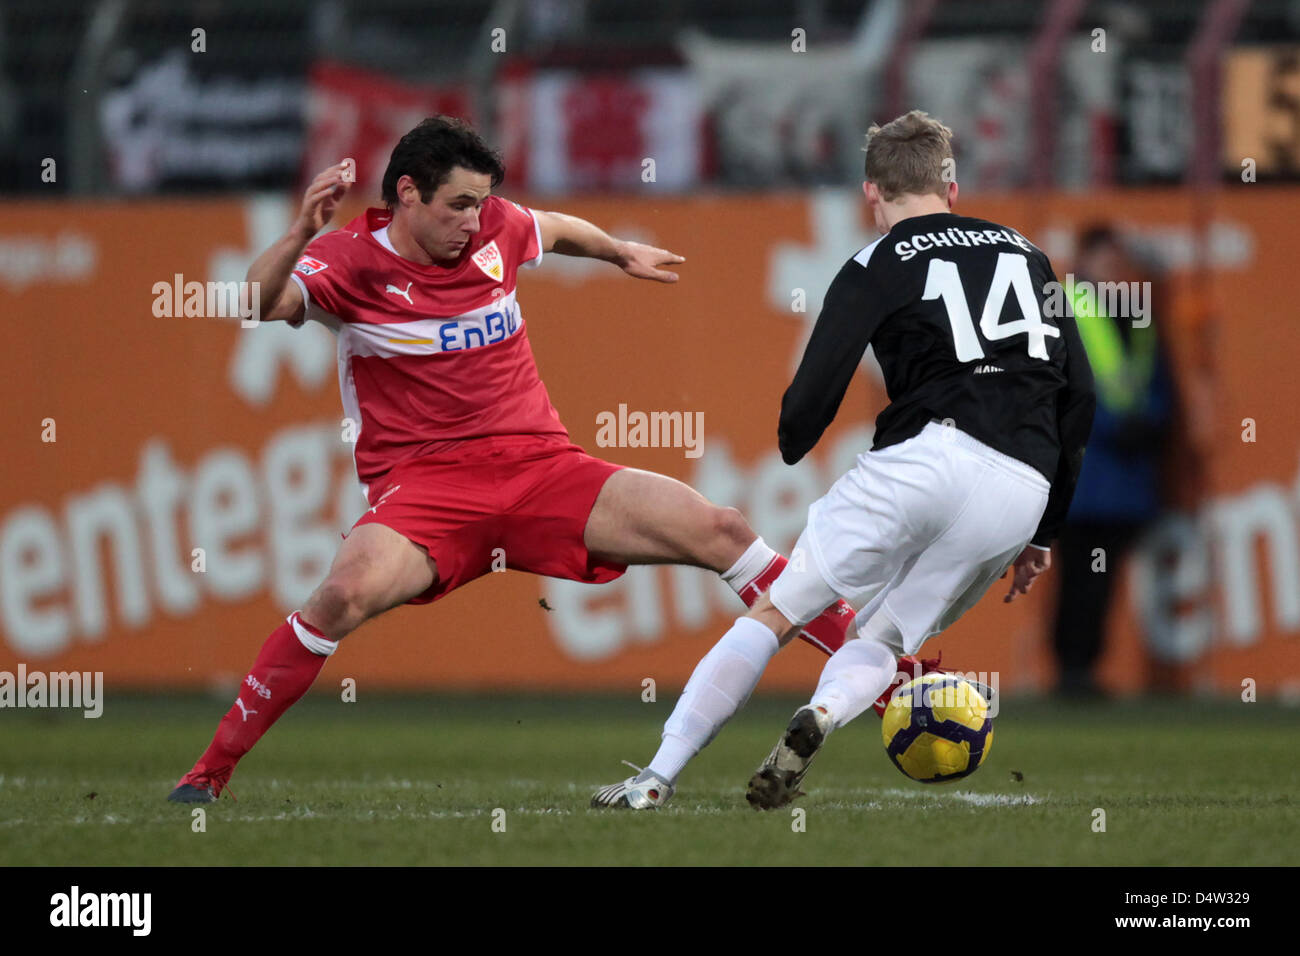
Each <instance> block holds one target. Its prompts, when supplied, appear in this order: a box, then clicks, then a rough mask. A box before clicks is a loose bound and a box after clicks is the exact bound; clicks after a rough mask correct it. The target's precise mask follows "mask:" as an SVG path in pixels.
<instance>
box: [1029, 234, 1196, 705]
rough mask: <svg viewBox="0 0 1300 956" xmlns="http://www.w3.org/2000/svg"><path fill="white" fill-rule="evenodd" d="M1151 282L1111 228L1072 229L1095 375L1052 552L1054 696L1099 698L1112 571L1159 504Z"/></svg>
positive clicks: (1077, 300)
mask: <svg viewBox="0 0 1300 956" xmlns="http://www.w3.org/2000/svg"><path fill="white" fill-rule="evenodd" d="M1154 279H1155V276H1154V274H1153V272H1152V271H1151V270H1150V269H1149V267H1147V266H1144V265H1141V264H1139V262H1138V261H1137V259H1136V258H1135V257H1134V256H1133V255H1132V253H1131V252H1130V250H1129V249H1127V248H1126V246H1125V243H1124V241H1123V240H1122V239H1121V237H1120V236H1119V235H1118V234H1117V233H1116V231H1115V230H1114V229H1113V228H1112V227H1110V226H1108V225H1094V226H1091V227H1088V228H1087V229H1085V230H1084V231H1083V233H1082V234H1081V235H1080V237H1079V243H1078V255H1077V258H1076V266H1075V271H1074V273H1072V274H1071V275H1070V276H1069V277H1067V281H1066V294H1067V297H1068V298H1069V299H1070V302H1071V304H1072V306H1073V307H1074V314H1075V317H1076V320H1077V322H1078V326H1079V335H1080V338H1081V339H1082V340H1083V344H1084V348H1085V349H1086V350H1087V352H1088V360H1089V361H1090V362H1091V364H1092V371H1093V376H1094V377H1095V379H1096V382H1097V413H1096V417H1095V418H1094V421H1093V426H1092V437H1091V439H1090V440H1089V442H1088V450H1087V453H1086V455H1085V456H1084V462H1083V470H1082V472H1081V473H1080V475H1079V484H1078V487H1077V489H1076V491H1075V495H1074V502H1073V504H1072V505H1071V507H1070V513H1069V517H1068V519H1067V521H1066V525H1065V527H1064V528H1063V529H1062V532H1061V537H1060V541H1059V547H1058V555H1057V556H1058V565H1059V568H1060V578H1059V580H1060V591H1059V596H1058V600H1057V608H1056V619H1055V623H1054V625H1053V650H1054V652H1055V655H1056V662H1057V668H1058V673H1057V692H1058V693H1059V694H1061V695H1063V696H1070V697H1097V696H1100V695H1101V692H1100V690H1099V689H1098V685H1097V682H1096V674H1095V670H1096V664H1097V661H1098V659H1099V658H1100V657H1101V653H1102V649H1103V643H1104V639H1105V627H1106V618H1107V615H1108V613H1109V611H1110V608H1111V604H1112V601H1113V599H1114V593H1115V582H1116V579H1117V575H1118V573H1119V570H1120V567H1121V565H1122V564H1123V561H1124V558H1125V557H1126V555H1127V554H1128V552H1129V551H1130V549H1131V548H1132V547H1133V545H1134V544H1135V543H1136V542H1137V540H1138V539H1139V537H1140V536H1141V534H1142V532H1143V531H1145V530H1146V529H1147V528H1148V527H1149V526H1150V525H1151V524H1152V523H1153V522H1154V521H1155V520H1156V519H1157V518H1158V517H1159V516H1160V514H1161V512H1162V510H1163V509H1164V507H1165V505H1166V495H1165V487H1166V483H1165V474H1164V462H1165V461H1166V459H1167V455H1168V452H1169V451H1170V450H1171V448H1170V445H1171V435H1173V434H1174V424H1175V418H1176V410H1177V399H1176V391H1175V384H1174V381H1173V371H1172V364H1171V362H1170V360H1169V356H1168V354H1167V345H1168V343H1167V342H1165V341H1164V331H1163V324H1162V313H1163V311H1164V309H1165V308H1166V307H1167V303H1166V302H1165V301H1164V299H1165V297H1164V295H1163V288H1162V285H1161V283H1158V282H1156V281H1154ZM1102 283H1118V284H1122V285H1120V286H1115V285H1110V286H1108V285H1102ZM1110 289H1122V290H1123V291H1122V292H1121V293H1120V294H1119V295H1110V294H1108V293H1107V290H1110ZM1124 303H1127V308H1124ZM1117 305H1118V306H1119V307H1118V308H1117Z"/></svg>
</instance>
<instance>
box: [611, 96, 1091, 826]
mask: <svg viewBox="0 0 1300 956" xmlns="http://www.w3.org/2000/svg"><path fill="white" fill-rule="evenodd" d="M951 136H952V134H951V131H950V130H949V129H948V128H947V127H945V126H944V125H943V124H941V123H940V122H938V121H937V120H935V119H933V118H931V117H929V116H927V115H926V114H925V113H922V112H920V111H916V110H914V111H912V112H910V113H907V114H906V115H904V116H901V117H899V118H898V119H896V120H894V121H893V122H891V123H889V124H887V125H885V126H884V127H875V126H873V127H872V128H871V130H870V131H869V132H868V134H867V148H866V180H867V181H866V183H865V184H864V192H865V194H866V200H867V203H868V205H869V206H870V208H871V211H872V215H873V216H874V218H875V224H876V228H877V230H878V231H879V232H880V233H881V237H880V238H879V239H877V240H876V241H875V242H873V243H871V244H870V245H869V246H867V247H866V248H864V249H862V250H860V251H859V252H858V253H856V254H855V255H854V256H853V257H852V258H851V259H849V260H848V261H847V262H846V263H845V264H844V267H843V268H842V269H841V270H840V272H839V274H838V275H837V276H836V277H835V280H834V281H833V282H832V283H831V286H830V288H829V289H828V290H827V293H826V297H825V301H824V304H823V307H822V311H821V314H820V316H819V317H818V319H817V324H816V326H815V327H814V329H813V333H812V337H811V338H810V339H809V341H808V346H807V349H806V351H805V352H804V356H803V360H802V362H801V363H800V365H799V369H798V371H797V372H796V373H795V376H794V381H793V382H792V383H791V385H790V387H789V388H788V389H787V390H786V393H785V397H784V398H783V400H782V402H781V418H780V425H779V429H778V437H779V441H780V447H781V454H782V456H783V457H784V459H785V461H786V462H787V463H788V464H794V463H795V462H797V461H799V460H800V459H801V458H802V457H803V456H804V455H806V454H807V453H808V452H809V451H810V450H811V449H812V448H813V446H814V445H816V444H817V441H818V439H820V438H821V435H822V433H823V432H824V431H825V429H826V427H827V426H828V425H829V424H830V423H831V420H832V419H833V418H834V417H835V413H836V412H837V411H838V409H839V406H840V402H841V400H842V399H843V397H844V392H845V390H846V389H847V388H848V385H849V381H850V380H851V379H852V377H853V372H854V370H855V369H856V368H857V366H858V363H859V362H860V361H861V359H862V355H863V353H864V352H865V350H866V348H867V346H868V345H871V346H872V347H873V348H874V350H875V355H876V359H877V360H878V361H879V362H880V366H881V369H882V370H883V372H884V377H885V388H886V391H887V392H888V395H889V402H890V404H889V406H888V407H887V408H886V409H885V410H884V411H883V412H881V413H880V415H879V417H878V418H877V419H876V430H875V441H874V444H873V445H872V448H871V450H870V451H868V452H866V453H865V454H863V455H860V456H859V458H858V464H857V466H856V467H855V468H853V470H851V471H849V472H848V473H847V474H845V475H844V476H843V477H841V478H840V479H839V480H838V481H837V482H836V483H835V484H834V486H832V488H831V489H830V491H829V492H827V494H826V495H825V496H824V497H822V498H821V499H819V500H818V501H816V502H814V503H813V504H812V506H811V507H810V508H809V509H808V524H807V527H806V528H805V530H804V532H803V534H802V535H800V537H799V541H798V543H797V544H796V546H795V548H794V551H793V553H792V555H791V560H790V563H789V565H788V566H787V567H786V569H785V570H784V571H783V572H782V573H781V575H780V577H778V578H777V580H776V582H775V583H774V584H773V585H772V587H771V589H770V590H769V591H768V592H767V594H765V595H764V596H763V597H762V598H760V599H759V601H758V602H757V603H756V604H755V605H754V606H753V608H752V609H751V610H750V611H749V613H748V614H747V615H746V616H745V617H742V618H740V619H738V620H737V621H736V623H735V625H734V626H733V627H732V628H731V630H729V631H728V632H727V634H726V635H725V636H724V637H723V638H722V640H720V641H719V642H718V643H717V644H716V645H714V647H713V649H712V650H710V651H709V653H708V654H707V655H706V656H705V657H704V659H703V660H701V661H700V663H699V664H698V665H697V667H696V669H695V672H694V673H693V674H692V675H691V679H690V681H689V682H688V683H687V685H686V689H685V690H684V691H683V693H682V696H681V698H680V699H679V700H678V702H677V706H676V708H675V709H674V710H673V713H672V715H671V716H670V717H669V719H668V722H667V723H666V724H665V725H664V734H663V744H662V746H661V747H660V749H659V752H658V753H657V754H656V755H655V758H654V760H652V761H651V763H650V764H649V766H648V767H647V768H646V769H645V770H644V771H642V772H641V773H640V774H639V775H638V776H637V777H633V778H630V779H628V780H626V781H624V782H623V783H621V784H612V785H610V786H608V787H605V788H602V789H601V790H600V791H599V792H598V793H597V794H596V796H595V797H594V798H593V804H595V805H598V806H618V807H628V808H633V809H645V808H651V807H655V806H660V805H662V804H663V803H664V802H665V801H666V800H667V799H668V798H669V797H670V796H671V795H672V793H673V790H674V787H675V785H676V779H677V776H678V774H680V772H681V770H682V769H683V768H684V767H685V765H686V763H687V761H689V760H690V759H691V757H693V756H694V755H695V754H696V753H698V752H699V750H701V749H702V748H703V747H704V746H705V745H706V744H707V743H708V742H709V741H710V740H712V739H713V737H714V735H716V734H717V732H718V731H719V730H720V729H721V728H722V725H723V724H724V723H725V722H726V721H727V720H728V719H730V718H731V716H732V715H733V714H734V713H735V712H736V711H737V710H739V708H740V707H741V705H742V704H743V703H744V702H745V700H746V699H748V697H749V695H750V693H751V692H752V691H753V689H754V687H755V686H756V685H757V684H758V679H759V677H760V676H761V675H762V672H763V669H764V668H765V667H766V665H767V662H768V661H769V660H771V658H772V656H773V655H774V654H776V652H777V651H778V650H779V649H780V648H781V647H783V646H784V645H785V644H786V643H788V642H789V641H790V639H791V638H792V637H793V636H794V635H795V634H796V633H798V628H799V625H800V624H801V623H803V622H806V621H807V620H809V619H810V618H811V617H814V616H816V615H817V614H819V613H820V612H821V609H823V608H825V607H826V605H827V604H828V603H830V602H831V601H833V600H834V599H835V598H836V597H842V598H844V599H845V600H846V601H848V602H849V603H850V604H852V605H854V606H855V607H858V608H860V610H859V611H858V614H857V617H856V619H855V623H856V625H857V633H858V637H857V639H854V640H850V641H847V642H846V643H845V644H844V646H843V647H842V648H840V650H839V651H837V652H836V653H835V654H834V655H833V656H832V657H831V658H830V660H829V661H827V663H826V667H825V669H824V670H823V671H822V676H821V680H820V682H819V683H818V685H817V689H816V691H815V692H814V693H813V696H812V698H811V700H810V702H809V703H808V704H807V705H806V706H804V707H801V708H800V709H799V710H798V711H796V712H795V715H794V717H793V718H792V720H791V721H790V724H789V726H788V727H787V728H786V731H785V733H784V734H782V736H781V739H780V740H779V741H778V742H777V745H776V747H775V748H773V750H772V753H771V754H770V755H769V757H768V758H767V760H766V761H764V763H763V764H762V765H761V766H760V767H759V769H758V771H757V772H756V773H755V774H754V776H753V778H752V779H751V780H750V785H749V792H748V794H747V797H748V799H749V801H750V803H751V804H753V805H754V806H755V807H759V808H763V809H773V808H776V807H780V806H784V805H785V804H787V803H789V802H790V800H792V799H793V798H794V797H795V796H796V795H798V792H799V785H800V783H801V781H802V780H803V777H804V774H805V773H806V772H807V769H808V765H809V764H810V763H811V762H812V759H813V757H814V756H815V755H816V754H817V752H818V750H819V749H820V748H821V746H822V744H823V743H824V741H825V739H826V737H827V735H829V734H830V732H831V731H832V730H834V729H836V728H839V727H842V726H843V725H844V724H846V723H848V722H849V721H850V720H852V719H853V718H854V717H857V716H858V715H859V714H861V713H862V712H863V711H864V710H866V709H867V707H869V706H871V705H872V703H873V702H874V701H876V699H877V698H878V697H879V696H880V695H881V693H882V692H884V691H886V690H887V689H888V688H889V687H890V685H891V682H895V683H901V682H902V679H903V675H898V673H897V670H898V668H897V662H898V657H899V656H900V655H904V654H909V655H910V654H914V653H915V652H916V651H917V650H918V649H919V648H920V646H921V645H922V644H923V643H924V642H925V641H926V640H927V639H928V638H929V637H931V636H933V635H934V634H937V633H939V632H940V631H942V630H943V629H944V628H946V627H947V626H948V625H950V624H952V623H953V622H954V621H955V620H957V618H959V617H960V616H961V615H962V614H963V613H965V612H966V611H967V610H969V609H970V608H971V607H972V606H974V604H975V603H976V602H977V601H978V600H979V599H980V597H982V596H983V595H984V593H985V592H986V591H987V590H988V589H989V587H990V586H991V585H992V584H993V582H994V581H996V580H997V579H998V578H999V577H1001V576H1002V575H1003V574H1004V573H1005V572H1006V571H1008V570H1009V569H1013V578H1012V582H1011V586H1010V589H1009V591H1008V592H1007V594H1006V596H1005V598H1004V600H1007V601H1011V600H1014V599H1015V597H1016V596H1017V595H1019V594H1023V593H1026V592H1028V591H1029V589H1030V588H1031V587H1032V586H1033V583H1034V580H1035V579H1036V578H1037V577H1038V576H1039V575H1040V574H1041V573H1042V572H1043V571H1045V570H1047V568H1048V567H1049V566H1050V563H1051V557H1050V556H1051V551H1050V546H1051V542H1052V540H1053V538H1054V537H1055V536H1056V534H1057V531H1058V529H1059V528H1060V526H1061V523H1062V521H1063V519H1064V517H1065V514H1066V511H1067V510H1068V508H1069V505H1070V498H1071V496H1072V495H1073V493H1074V485H1075V481H1076V479H1077V477H1078V474H1079V467H1080V465H1081V463H1082V458H1083V449H1084V444H1085V442H1086V441H1087V438H1088V432H1089V429H1090V428H1091V425H1092V414H1093V408H1094V404H1095V398H1094V393H1093V381H1092V372H1091V369H1090V368H1089V366H1088V360H1087V357H1086V354H1085V353H1084V350H1083V345H1082V343H1081V342H1080V339H1079V333H1078V330H1077V327H1076V326H1075V323H1074V319H1073V318H1072V317H1071V315H1070V314H1069V312H1068V309H1062V308H1059V307H1058V306H1057V304H1058V303H1063V302H1064V301H1065V296H1064V295H1063V294H1062V293H1061V292H1060V290H1059V286H1058V285H1057V280H1056V277H1055V275H1054V274H1053V272H1052V266H1051V263H1050V262H1049V261H1048V259H1047V256H1045V255H1044V254H1043V253H1042V251H1041V250H1039V249H1038V248H1037V247H1036V246H1035V245H1033V243H1031V242H1029V240H1027V239H1026V238H1025V237H1024V236H1022V235H1021V234H1020V233H1019V232H1017V231H1016V230H1015V229H1012V228H1009V227H1007V226H1001V225H998V224H997V223H993V222H988V221H986V220H983V219H973V218H970V217H966V216H958V215H955V214H954V213H953V212H952V203H953V201H954V200H956V198H957V183H956V181H955V178H954V177H953V176H951V175H950V173H951V171H952V169H953V156H952V146H951ZM1060 312H1063V313H1064V314H1057V313H1060Z"/></svg>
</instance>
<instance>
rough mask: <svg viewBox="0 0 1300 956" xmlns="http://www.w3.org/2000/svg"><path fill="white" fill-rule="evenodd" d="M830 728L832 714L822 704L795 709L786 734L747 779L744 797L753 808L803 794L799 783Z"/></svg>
mask: <svg viewBox="0 0 1300 956" xmlns="http://www.w3.org/2000/svg"><path fill="white" fill-rule="evenodd" d="M831 729H832V724H831V716H830V714H828V713H827V712H826V711H825V710H824V709H823V708H821V707H812V706H804V707H800V708H799V709H798V710H796V711H795V712H794V716H793V717H792V718H790V723H789V724H788V725H787V726H786V728H785V733H783V734H782V735H781V739H780V740H778V741H777V742H776V746H775V747H773V748H772V752H771V753H770V754H768V756H767V759H766V760H764V761H763V763H762V766H760V767H759V768H758V770H756V771H755V772H754V775H753V776H752V777H750V778H749V789H748V790H747V791H746V793H745V799H746V800H748V801H749V803H750V806H752V807H753V808H754V809H755V810H776V809H778V808H780V807H784V806H785V805H786V804H788V803H789V802H790V801H791V800H793V799H794V798H795V797H801V796H803V792H802V791H800V789H799V784H801V783H802V782H803V777H804V774H806V773H807V772H808V767H809V766H811V764H812V762H813V758H814V757H816V756H817V752H818V751H819V750H821V747H822V744H823V743H825V742H826V737H827V736H828V735H829V734H830V732H831Z"/></svg>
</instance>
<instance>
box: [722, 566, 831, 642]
mask: <svg viewBox="0 0 1300 956" xmlns="http://www.w3.org/2000/svg"><path fill="white" fill-rule="evenodd" d="M787 563H788V562H787V561H786V559H785V558H784V557H783V556H782V555H779V554H778V555H776V556H775V557H774V558H772V560H771V561H769V562H768V563H767V567H765V568H763V570H762V571H759V572H758V574H757V575H755V577H754V578H753V579H752V580H751V581H750V582H749V583H748V584H746V585H745V586H744V587H742V588H741V589H740V590H739V591H738V592H736V593H738V594H739V595H740V599H741V600H742V601H744V602H745V607H753V606H754V602H755V601H757V600H758V598H759V595H761V594H762V593H763V592H764V591H766V590H767V589H768V588H770V587H771V586H772V582H773V581H775V580H776V579H777V577H778V576H779V575H780V574H781V570H782V569H783V568H784V567H785V566H786V564H787ZM852 620H853V608H851V607H849V606H848V605H847V604H845V603H844V602H843V601H836V602H835V603H834V604H832V605H831V606H830V607H828V608H827V609H826V610H824V611H822V613H821V615H820V616H819V617H817V618H814V619H813V620H811V621H809V622H808V623H807V624H805V625H804V626H803V630H801V631H800V632H799V637H800V639H801V640H805V641H807V642H808V643H809V644H811V645H812V646H813V647H815V648H817V650H819V651H821V652H822V653H823V654H825V655H826V656H828V657H829V656H830V655H831V654H834V653H835V652H836V651H838V650H839V649H840V648H841V647H842V646H843V645H844V632H845V631H846V630H847V629H848V626H849V622H850V621H852Z"/></svg>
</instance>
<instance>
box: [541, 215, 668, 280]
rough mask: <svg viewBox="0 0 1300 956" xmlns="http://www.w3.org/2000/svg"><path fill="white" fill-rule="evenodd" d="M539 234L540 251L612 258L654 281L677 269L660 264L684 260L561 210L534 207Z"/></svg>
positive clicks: (625, 269)
mask: <svg viewBox="0 0 1300 956" xmlns="http://www.w3.org/2000/svg"><path fill="white" fill-rule="evenodd" d="M533 214H534V215H535V216H536V217H537V224H538V226H539V228H540V230H541V234H542V251H543V252H556V253H559V254H560V255H562V256H584V257H586V258H588V259H601V260H603V261H605V262H612V263H614V265H616V266H618V267H619V268H620V269H622V270H623V271H624V272H626V273H627V274H628V275H630V276H633V277H634V278H637V279H654V280H655V281H656V282H676V281H677V273H675V272H668V271H666V270H665V269H662V268H660V267H661V266H668V265H677V264H679V263H682V262H685V261H686V260H685V259H684V258H683V257H681V256H679V255H677V254H676V253H673V252H669V251H668V250H667V249H656V248H655V247H654V246H647V245H645V244H644V243H640V242H630V241H628V240H625V239H615V238H614V237H613V236H611V235H609V234H608V233H607V232H605V231H604V230H602V229H600V228H599V227H598V226H595V225H593V224H592V223H589V222H587V220H585V219H579V218H578V217H577V216H568V215H565V214H564V213H562V212H542V211H541V210H534V213H533Z"/></svg>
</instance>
